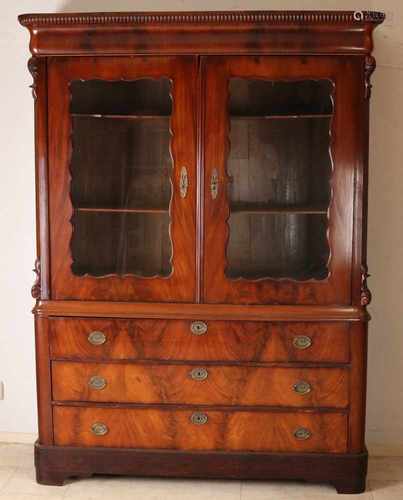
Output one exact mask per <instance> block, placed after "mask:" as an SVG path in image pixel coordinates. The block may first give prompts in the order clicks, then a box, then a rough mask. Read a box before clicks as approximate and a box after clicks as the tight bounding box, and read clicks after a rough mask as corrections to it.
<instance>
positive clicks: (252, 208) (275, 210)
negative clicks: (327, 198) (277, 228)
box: [230, 203, 327, 215]
mask: <svg viewBox="0 0 403 500" xmlns="http://www.w3.org/2000/svg"><path fill="white" fill-rule="evenodd" d="M230 208H231V212H233V213H246V214H307V215H315V214H319V215H324V214H327V207H324V206H317V205H306V206H289V207H286V206H279V207H273V206H268V205H267V204H265V203H232V204H231V206H230Z"/></svg>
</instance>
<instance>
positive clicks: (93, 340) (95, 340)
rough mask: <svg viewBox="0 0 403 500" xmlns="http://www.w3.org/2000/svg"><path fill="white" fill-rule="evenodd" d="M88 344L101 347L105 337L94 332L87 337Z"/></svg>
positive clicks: (101, 333) (100, 333)
mask: <svg viewBox="0 0 403 500" xmlns="http://www.w3.org/2000/svg"><path fill="white" fill-rule="evenodd" d="M88 342H89V343H90V344H92V345H102V344H105V342H106V335H105V334H104V333H103V332H99V331H97V330H95V331H94V332H91V333H90V334H89V335H88Z"/></svg>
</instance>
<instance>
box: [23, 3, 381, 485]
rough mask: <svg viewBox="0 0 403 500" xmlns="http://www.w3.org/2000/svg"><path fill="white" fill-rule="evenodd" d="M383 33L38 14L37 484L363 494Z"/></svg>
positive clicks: (224, 20) (213, 19) (315, 25)
mask: <svg viewBox="0 0 403 500" xmlns="http://www.w3.org/2000/svg"><path fill="white" fill-rule="evenodd" d="M382 20H383V14H381V13H376V12H344V11H340V12H237V13H231V12H215V13H175V14H170V13H164V14H160V13H158V14H144V13H140V14H135V13H133V14H131V13H120V14H112V13H111V14H74V15H70V14H48V15H41V14H33V15H24V16H21V17H20V22H21V23H22V24H23V25H24V26H26V27H27V28H28V29H29V30H30V33H31V46H30V47H31V52H32V54H33V57H32V58H31V59H30V61H29V69H30V71H31V73H32V75H33V78H34V84H33V94H34V98H35V122H36V132H35V134H36V179H37V222H38V224H37V227H38V229H37V241H38V249H37V251H38V259H37V262H36V266H35V270H36V273H37V280H36V282H35V284H34V287H33V289H32V293H33V296H34V298H35V299H37V303H36V306H35V309H34V313H35V327H36V350H37V369H38V412H39V439H38V442H37V445H36V467H37V478H38V481H39V482H40V483H44V484H62V483H63V482H64V480H65V479H66V478H68V477H70V476H88V475H91V474H97V473H102V474H105V473H107V474H128V475H130V474H132V475H146V476H147V475H149V476H155V475H159V476H176V477H177V476H183V477H199V478H202V477H204V478H209V477H211V478H217V477H221V478H226V477H227V478H239V479H240V478H245V479H247V478H251V479H292V480H298V479H300V480H306V481H318V482H329V483H331V484H333V485H334V486H335V487H336V488H337V490H338V491H339V492H346V493H349V492H350V493H354V492H360V491H363V489H364V487H365V476H366V463H367V454H366V449H365V442H364V423H365V380H366V337H367V321H368V319H369V317H368V314H367V312H366V306H367V305H368V303H369V301H370V293H369V291H368V289H367V284H366V280H367V268H366V249H365V246H366V197H367V161H368V109H369V97H370V91H371V84H370V76H371V73H372V71H373V70H374V68H375V60H374V58H373V57H372V55H371V50H372V39H371V36H372V30H373V28H374V27H375V26H376V25H377V24H379V23H380V22H382Z"/></svg>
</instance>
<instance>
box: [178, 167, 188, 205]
mask: <svg viewBox="0 0 403 500" xmlns="http://www.w3.org/2000/svg"><path fill="white" fill-rule="evenodd" d="M188 187H189V178H188V171H187V168H186V167H182V168H181V173H180V177H179V192H180V195H181V198H186V195H187V193H188Z"/></svg>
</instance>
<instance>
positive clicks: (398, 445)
mask: <svg viewBox="0 0 403 500" xmlns="http://www.w3.org/2000/svg"><path fill="white" fill-rule="evenodd" d="M36 440H37V435H36V434H31V433H28V432H0V443H15V444H34V443H35V441H36ZM367 448H368V453H369V455H370V456H378V457H403V440H401V441H400V442H399V441H396V442H395V443H393V444H392V443H382V442H371V441H369V443H367Z"/></svg>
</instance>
